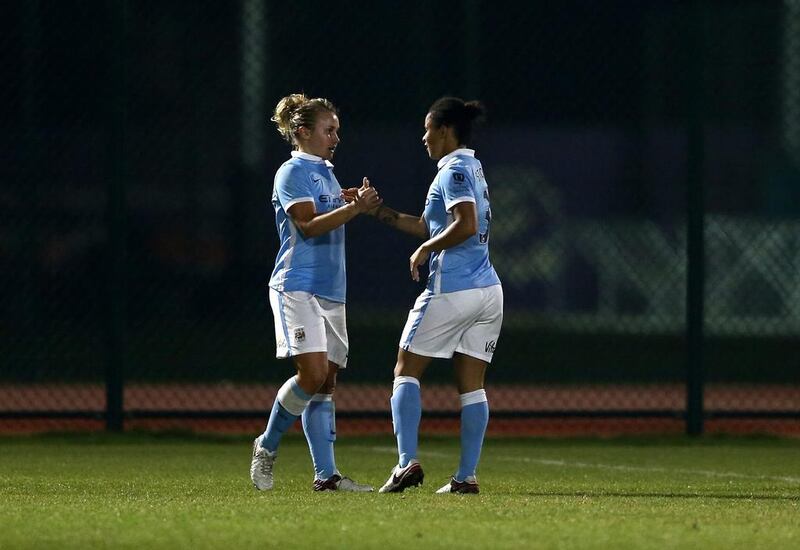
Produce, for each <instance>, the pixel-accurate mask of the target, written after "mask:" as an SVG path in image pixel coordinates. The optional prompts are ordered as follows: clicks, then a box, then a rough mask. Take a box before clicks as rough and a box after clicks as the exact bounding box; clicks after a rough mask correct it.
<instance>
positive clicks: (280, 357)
mask: <svg viewBox="0 0 800 550" xmlns="http://www.w3.org/2000/svg"><path fill="white" fill-rule="evenodd" d="M320 351H322V352H325V353H327V352H328V350H327V349H325V348H311V349H304V350H303V351H299V352H297V353H292V352H291V351H287V352H286V353H285V354H282V353H281V352H280V351H278V352H275V357H276V358H278V359H288V358H289V357H296V356H298V355H303V354H304V353H317V352H320Z"/></svg>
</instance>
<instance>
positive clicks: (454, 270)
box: [370, 97, 503, 493]
mask: <svg viewBox="0 0 800 550" xmlns="http://www.w3.org/2000/svg"><path fill="white" fill-rule="evenodd" d="M483 113H484V109H483V106H482V105H481V104H480V103H479V102H477V101H467V102H464V101H463V100H461V99H458V98H453V97H444V98H441V99H439V100H437V101H436V102H435V103H434V104H433V105H432V106H431V108H430V109H429V111H428V114H427V116H426V117H425V135H424V136H423V137H422V142H423V143H424V144H425V147H426V148H427V150H428V155H429V156H430V157H431V158H432V159H434V160H438V161H439V162H438V167H439V172H438V173H437V174H436V177H435V178H434V179H433V183H431V185H430V188H429V189H428V194H427V196H426V198H425V210H424V213H423V215H422V216H420V217H417V216H412V215H409V214H401V213H399V212H396V211H394V210H392V209H391V208H388V207H387V206H384V205H381V206H379V207H378V208H376V209H375V210H374V211H371V212H370V214H373V215H375V216H376V217H377V218H378V219H379V220H380V221H382V222H383V223H386V224H388V225H390V226H392V227H394V228H396V229H398V230H400V231H404V232H406V233H410V234H412V235H416V236H417V237H419V238H420V239H424V240H425V242H423V243H422V244H421V245H420V246H419V248H417V249H416V250H415V251H414V253H413V254H412V255H411V258H410V265H409V267H410V271H411V278H412V279H414V280H415V281H418V280H419V266H421V265H423V264H424V263H425V262H428V266H429V269H428V271H429V273H428V283H427V286H426V288H425V290H424V291H423V292H422V294H421V295H420V296H419V298H418V299H417V301H416V303H415V304H414V308H413V309H412V310H411V311H410V312H409V315H408V320H407V322H406V326H405V329H404V330H403V334H402V336H401V338H400V349H399V350H398V354H397V365H396V366H395V369H394V375H395V378H394V391H393V393H392V400H391V404H392V419H393V422H394V431H395V435H396V436H397V449H398V453H399V455H400V460H399V463H398V464H397V466H395V467H394V468H393V469H392V473H391V475H390V476H389V479H388V480H387V481H386V483H385V484H384V485H383V487H381V489H380V492H381V493H396V492H401V491H403V490H404V489H405V488H406V487H410V486H416V485H419V484H420V483H422V479H423V472H422V466H421V465H420V463H419V460H418V459H417V436H418V430H419V422H420V416H421V398H420V387H419V381H420V378H421V377H422V375H423V373H424V372H425V369H426V367H427V366H428V365H429V364H430V362H431V360H432V359H433V358H434V357H443V358H451V357H452V358H453V363H454V366H455V373H456V383H457V386H458V392H459V393H460V395H461V460H460V462H459V465H458V469H457V470H456V472H455V474H454V475H453V477H452V478H451V479H450V481H449V482H448V483H447V484H446V485H445V486H444V487H442V488H441V489H439V490H438V491H436V492H437V493H477V492H478V480H477V478H476V476H475V470H476V467H477V465H478V459H479V458H480V454H481V448H482V446H483V436H484V434H485V432H486V425H487V423H488V419H489V405H488V402H487V400H486V391H485V390H484V375H485V373H486V367H487V365H488V364H489V363H490V362H491V360H492V355H493V353H494V350H495V346H496V345H497V338H498V336H499V335H500V326H501V324H502V321H503V290H502V287H501V285H500V279H499V278H498V277H497V273H495V270H494V268H493V267H492V264H491V263H490V262H489V226H490V225H491V220H492V212H491V209H490V207H489V190H488V187H487V184H486V178H485V177H484V174H483V168H482V167H481V163H480V161H478V159H476V158H475V151H473V150H472V149H468V148H467V145H468V144H469V142H470V136H471V131H472V126H473V123H474V122H475V121H476V120H477V119H478V118H479V117H481V116H482V115H483Z"/></svg>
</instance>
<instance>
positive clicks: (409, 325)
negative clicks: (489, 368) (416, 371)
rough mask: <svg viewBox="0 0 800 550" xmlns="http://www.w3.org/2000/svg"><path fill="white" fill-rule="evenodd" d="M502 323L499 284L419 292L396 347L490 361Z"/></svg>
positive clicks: (500, 288)
mask: <svg viewBox="0 0 800 550" xmlns="http://www.w3.org/2000/svg"><path fill="white" fill-rule="evenodd" d="M502 324H503V287H502V286H500V285H493V286H487V287H485V288H471V289H468V290H460V291H458V292H446V293H444V294H433V293H432V292H430V291H428V290H426V291H425V292H423V293H422V294H420V295H419V298H417V301H416V302H415V303H414V309H412V310H411V311H409V313H408V321H406V326H405V328H404V329H403V335H402V336H401V337H400V347H401V348H403V349H404V350H406V351H410V352H412V353H416V354H417V355H423V356H425V357H441V358H450V357H452V356H453V353H454V352H458V353H463V354H464V355H469V356H470V357H476V358H478V359H481V360H482V361H486V362H487V363H491V362H492V355H493V354H494V348H495V346H496V345H497V338H498V337H499V336H500V326H501V325H502Z"/></svg>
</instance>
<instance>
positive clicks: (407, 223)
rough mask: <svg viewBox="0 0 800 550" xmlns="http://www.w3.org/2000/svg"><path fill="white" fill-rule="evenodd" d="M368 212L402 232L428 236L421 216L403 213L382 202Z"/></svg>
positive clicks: (420, 236)
mask: <svg viewBox="0 0 800 550" xmlns="http://www.w3.org/2000/svg"><path fill="white" fill-rule="evenodd" d="M368 214H369V215H371V216H375V217H376V218H378V220H380V221H381V222H382V223H385V224H386V225H388V226H390V227H394V228H395V229H397V230H398V231H402V232H403V233H408V234H409V235H414V236H415V237H417V238H420V239H425V238H426V237H427V236H428V226H426V225H425V218H423V217H422V216H412V215H411V214H404V213H402V212H398V211H397V210H393V209H391V208H389V207H388V206H385V205H383V204H382V205H380V206H379V207H378V208H376V209H375V210H373V211H371V212H368Z"/></svg>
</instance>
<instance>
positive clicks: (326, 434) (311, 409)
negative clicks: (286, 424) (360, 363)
mask: <svg viewBox="0 0 800 550" xmlns="http://www.w3.org/2000/svg"><path fill="white" fill-rule="evenodd" d="M338 371H339V366H338V365H337V364H336V363H333V362H331V361H328V377H327V378H326V380H325V382H324V383H323V384H322V387H320V388H319V390H317V393H315V394H314V395H313V396H312V397H311V401H310V402H309V404H308V407H306V410H305V411H303V432H304V433H305V435H306V440H307V441H308V449H309V451H310V452H311V460H312V461H313V463H314V480H315V482H316V481H317V480H325V479H328V478H330V477H332V476H333V475H334V474H336V473H338V472H337V470H336V460H335V458H334V454H333V442H334V440H335V439H336V423H335V422H336V421H335V417H334V402H333V392H334V389H335V388H336V374H337V373H338Z"/></svg>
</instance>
